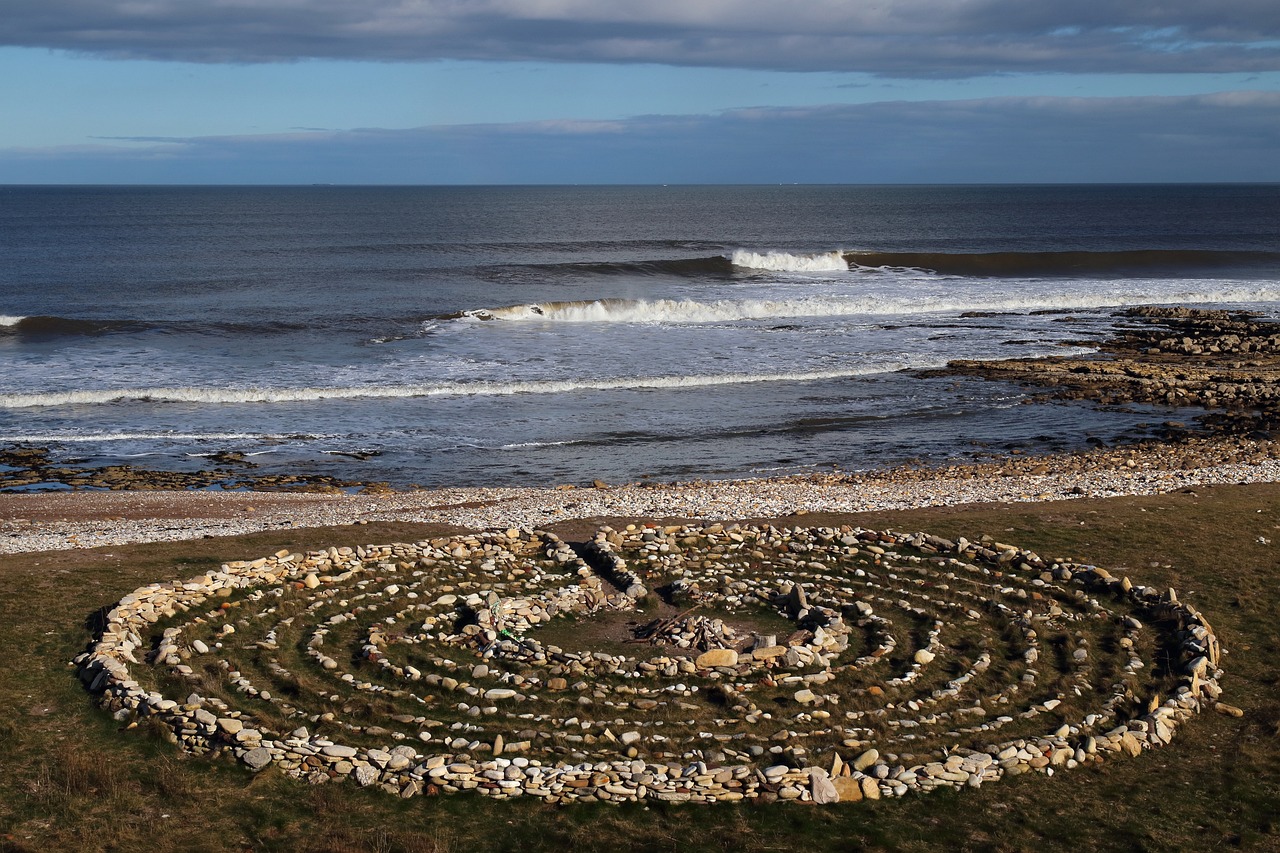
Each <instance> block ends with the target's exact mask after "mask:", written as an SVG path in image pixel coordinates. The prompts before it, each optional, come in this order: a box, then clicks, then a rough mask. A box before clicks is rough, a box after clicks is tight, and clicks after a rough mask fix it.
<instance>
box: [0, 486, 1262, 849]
mask: <svg viewBox="0 0 1280 853" xmlns="http://www.w3.org/2000/svg"><path fill="white" fill-rule="evenodd" d="M1197 491H1198V494H1187V493H1178V494H1173V495H1167V496H1157V497H1149V498H1128V499H1115V500H1105V501H1104V500H1090V501H1083V500H1082V501H1072V502H1060V503H1051V504H1027V505H1012V506H986V507H978V508H943V509H935V510H921V511H916V512H907V513H892V514H890V513H884V514H875V515H860V516H841V517H836V516H824V515H817V514H811V515H807V516H804V517H803V518H794V519H787V520H786V521H788V522H789V523H793V524H803V525H805V526H811V525H813V526H816V525H829V524H833V523H853V524H860V525H862V526H865V527H873V528H894V529H898V530H915V529H921V530H926V531H929V532H933V533H937V534H939V535H943V536H958V535H965V536H967V537H968V538H970V539H976V538H977V537H978V536H980V535H981V534H983V533H989V534H991V535H993V536H995V537H996V538H998V539H999V540H1001V541H1004V542H1009V543H1011V544H1015V545H1018V546H1022V547H1029V548H1032V549H1035V550H1036V551H1037V552H1039V553H1040V554H1042V555H1044V556H1046V557H1049V556H1063V557H1072V558H1075V559H1077V560H1081V561H1085V562H1090V563H1096V564H1098V565H1102V566H1106V567H1108V568H1110V569H1112V570H1113V571H1114V570H1117V569H1118V570H1120V571H1122V572H1123V573H1125V574H1128V575H1129V576H1130V577H1131V578H1133V580H1134V581H1135V582H1139V583H1147V584H1151V585H1154V586H1161V587H1164V586H1170V585H1172V586H1174V587H1175V588H1176V589H1177V590H1178V593H1179V595H1180V596H1181V597H1182V598H1184V599H1185V600H1188V601H1191V602H1193V603H1194V604H1195V605H1196V606H1197V607H1199V608H1200V609H1201V610H1203V611H1204V613H1205V614H1206V616H1207V617H1208V618H1209V620H1210V621H1211V622H1212V623H1213V624H1214V626H1215V628H1216V630H1217V632H1218V634H1219V636H1220V637H1221V638H1222V640H1223V642H1224V645H1225V646H1226V648H1227V649H1228V650H1229V652H1230V654H1229V655H1228V657H1227V658H1226V661H1225V668H1226V673H1227V674H1226V676H1225V678H1224V679H1223V686H1224V689H1225V690H1226V694H1225V696H1224V699H1225V700H1226V701H1228V702H1230V703H1232V704H1234V705H1238V706H1240V707H1241V708H1243V709H1244V711H1245V715H1244V717H1243V718H1241V719H1236V718H1231V717H1226V716H1222V715H1219V714H1214V713H1208V714H1204V715H1202V716H1201V717H1199V718H1198V719H1196V720H1193V721H1192V722H1190V723H1189V724H1187V725H1186V726H1184V727H1182V728H1180V729H1179V732H1178V737H1177V739H1176V740H1175V741H1174V743H1173V745H1172V746H1170V747H1168V748H1165V749H1161V750H1156V751H1153V752H1148V753H1144V754H1143V755H1142V756H1141V757H1139V758H1137V759H1132V760H1125V761H1115V762H1110V763H1107V764H1105V765H1102V766H1101V767H1099V768H1081V769H1077V770H1075V771H1071V772H1067V773H1062V774H1059V775H1057V776H1055V777H1053V778H1046V777H1043V776H1039V775H1036V774H1028V775H1027V776H1022V777H1018V778H1017V779H1013V780H1009V781H1005V782H1001V783H998V784H992V785H988V786H985V787H984V788H982V789H979V790H976V791H964V792H959V793H953V792H940V793H934V794H931V795H928V796H923V797H910V798H907V799H904V800H901V801H881V802H878V803H856V804H847V805H837V806H833V807H813V806H802V805H767V806H766V805H755V806H734V807H720V806H717V807H701V806H683V807H677V806H663V805H661V804H657V803H650V804H645V803H640V804H634V805H626V806H621V807H615V806H607V805H603V804H591V805H580V806H572V807H567V808H566V807H554V806H548V805H545V804H542V803H540V802H533V801H511V802H495V801H491V800H487V799H484V798H481V797H473V796H456V797H416V798H413V799H411V800H399V799H397V798H394V797H391V796H389V795H387V794H385V793H382V792H379V791H369V790H360V789H358V788H357V787H356V786H354V785H351V784H341V785H339V784H335V785H324V786H318V787H312V786H307V785H305V784H303V783H300V782H297V781H294V780H291V779H287V778H285V777H283V776H281V775H280V774H278V773H276V772H274V771H268V772H265V773H263V774H259V775H257V776H254V775H252V774H250V773H249V772H247V771H245V770H244V769H243V768H241V767H237V766H234V765H232V764H231V763H230V762H227V761H210V760H206V759H201V758H191V757H185V756H183V755H181V754H180V753H179V752H178V751H177V750H176V749H175V748H174V747H172V746H171V745H169V744H168V743H167V742H166V741H165V740H164V739H163V738H162V737H161V736H160V735H159V734H158V733H157V732H154V731H149V730H146V729H145V728H143V729H134V730H130V731H124V732H122V731H119V730H118V729H119V728H120V725H121V724H119V723H116V722H115V721H114V720H112V719H111V718H110V716H109V715H107V714H105V713H103V712H101V711H100V710H98V709H97V708H96V707H95V706H94V704H93V702H92V700H91V698H90V697H89V696H88V695H86V693H85V692H84V691H83V690H82V689H81V687H80V685H79V683H78V681H77V680H76V678H75V674H74V670H73V668H72V667H70V666H68V662H69V661H70V660H71V658H72V657H74V656H75V655H76V654H78V653H79V652H80V651H82V650H83V648H84V644H85V643H86V642H87V640H88V638H89V636H90V624H91V620H92V617H93V616H94V614H95V613H96V612H97V611H98V610H99V608H101V607H103V606H105V605H109V604H111V603H112V602H114V601H115V600H116V599H118V598H119V597H120V596H122V595H124V594H125V593H127V592H129V591H131V590H132V589H134V588H135V587H137V586H139V585H141V584H143V583H147V582H151V581H155V580H162V579H167V578H172V577H184V576H187V575H189V574H191V573H193V571H195V570H198V569H199V568H203V567H205V566H207V565H210V564H216V563H219V562H222V561H224V560H230V559H243V558H253V557H257V556H261V555H263V554H269V553H272V552H274V551H276V550H278V549H280V548H286V547H287V548H291V549H294V550H305V549H311V548H317V547H327V546H329V545H347V544H362V543H367V542H390V541H414V540H416V539H419V538H422V537H424V536H426V535H436V534H438V533H439V532H441V531H439V530H438V529H430V528H426V527H421V526H412V525H368V526H364V527H358V528H357V527H352V528H341V529H329V530H312V531H305V530H303V531H288V532H279V533H269V534H258V535H255V536H249V537H242V538H237V539H211V540H199V541H193V542H188V543H162V544H155V545H142V546H134V547H129V548H120V547H116V548H101V549H96V550H93V551H67V552H57V553H46V554H37V555H19V556H9V557H5V558H3V561H2V562H0V581H2V583H0V650H2V651H3V657H2V658H0V661H2V662H0V851H4V853H17V851H46V850H55V851H56V850H67V851H79V850H112V851H134V850H147V851H157V850H178V849H181V850H190V851H227V850H236V851H239V850H262V851H276V850H280V851H283V850H290V851H293V850H303V851H348V850H355V851H366V850H367V851H424V853H425V852H427V851H464V850H465V851H484V850H511V849H521V850H563V849H571V848H576V849H579V850H597V849H601V850H603V849H626V850H642V851H678V850H726V851H728V850H734V851H737V850H760V851H763V850H814V851H820V850H853V849H886V850H935V849H947V850H997V851H1020V850H1027V851H1031V850H1036V851H1041V850H1077V849H1098V850H1117V851H1152V850H1209V849H1247V850H1273V849H1280V810H1277V804H1280V667H1278V666H1277V661H1280V591H1278V590H1280V583H1278V581H1280V545H1263V544H1260V543H1259V542H1258V537H1260V536H1263V537H1266V538H1267V539H1271V540H1274V541H1280V530H1277V525H1280V486H1247V487H1221V488H1214V489H1199V490H1197ZM592 526H593V523H584V522H575V523H573V524H566V525H563V526H562V527H561V528H560V529H559V530H558V532H560V533H561V535H562V536H565V538H567V539H571V540H575V541H581V538H582V537H583V536H584V535H585V533H584V532H585V531H586V530H589V529H591V528H592ZM615 526H616V525H615ZM1153 563H1154V565H1152V564H1153Z"/></svg>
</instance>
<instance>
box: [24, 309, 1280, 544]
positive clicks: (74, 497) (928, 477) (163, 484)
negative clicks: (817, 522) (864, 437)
mask: <svg viewBox="0 0 1280 853" xmlns="http://www.w3.org/2000/svg"><path fill="white" fill-rule="evenodd" d="M1116 316H1118V317H1121V318H1125V322H1123V323H1121V324H1120V326H1119V327H1118V329H1117V334H1116V336H1115V337H1114V338H1113V339H1112V340H1111V341H1109V342H1107V343H1106V344H1104V345H1103V346H1102V348H1101V349H1100V351H1099V353H1098V354H1097V355H1093V356H1089V357H1049V358H1043V359H1036V360H1034V361H1026V360H1010V361H993V362H954V363H953V364H952V365H951V367H949V368H948V369H947V371H944V374H945V373H950V374H954V375H976V376H982V377H985V378H991V379H998V380H1004V381H1008V380H1013V381H1016V382H1020V383H1022V384H1024V385H1027V386H1032V387H1038V388H1039V389H1040V393H1041V394H1042V395H1043V396H1045V397H1047V398H1050V399H1088V400H1092V401H1095V402H1096V403H1098V404H1101V405H1116V404H1125V403H1133V402H1150V403H1156V402H1163V403H1173V402H1177V403H1179V404H1181V405H1189V406H1194V407H1197V408H1201V409H1203V410H1204V412H1205V414H1203V415H1201V416H1199V417H1198V418H1197V420H1198V421H1199V422H1200V424H1201V426H1202V427H1204V428H1205V429H1207V434H1205V433H1191V432H1188V431H1186V430H1185V425H1184V424H1180V423H1175V422H1167V423H1166V424H1164V429H1165V433H1164V436H1165V438H1164V440H1163V441H1162V440H1156V439H1150V440H1142V441H1138V442H1135V443H1132V444H1124V445H1118V446H1114V447H1094V448H1092V449H1089V450H1082V451H1076V452H1072V453H1062V454H1053V455H1043V456H1029V455H1023V454H1020V453H1019V452H1018V451H1017V450H1013V451H1010V452H1008V453H1007V454H1002V455H998V456H996V457H994V460H993V461H980V462H963V463H953V464H948V463H938V464H933V465H930V466H921V467H911V466H898V467H893V468H881V469H872V470H869V471H865V472H841V471H835V472H827V473H813V474H807V475H792V476H787V477H780V478H762V479H736V480H715V481H692V482H677V483H647V482H639V483H636V482H633V483H630V484H627V485H620V486H610V485H608V484H606V483H603V482H600V481H596V482H595V483H594V484H592V485H591V486H589V487H586V488H581V487H576V486H573V485H561V486H556V487H549V486H539V487H509V486H504V487H446V488H431V489H420V490H413V491H394V490H391V489H389V488H386V487H385V486H383V485H382V484H377V483H373V484H367V483H366V484H357V485H361V486H363V488H362V490H361V491H360V492H357V493H350V492H349V491H344V490H343V488H342V487H347V486H351V485H352V484H349V483H338V482H336V481H328V480H327V478H320V480H321V481H323V482H321V481H317V482H306V478H303V477H293V476H286V477H284V478H283V481H288V482H287V485H289V486H290V487H291V488H290V489H289V490H286V491H277V490H274V488H278V487H279V486H281V485H286V483H284V482H283V481H282V480H281V478H278V477H273V478H267V479H266V480H265V481H263V482H255V481H254V480H253V479H252V478H246V479H245V480H244V481H243V482H242V485H246V486H249V487H250V488H258V489H261V490H260V491H220V492H219V491H208V490H205V489H203V488H200V487H199V486H201V485H204V486H207V485H208V484H209V483H210V482H217V481H218V479H219V478H221V477H223V476H225V473H226V469H214V470H213V471H207V472H201V473H199V474H196V475H191V474H186V475H174V474H171V473H165V472H141V471H133V470H132V469H102V470H99V471H96V472H92V471H91V472H89V474H94V475H95V476H97V477H98V478H99V479H100V480H101V482H100V483H99V482H97V481H94V480H89V481H87V482H86V483H85V484H84V485H85V486H88V487H89V488H92V489H94V490H92V491H71V492H13V491H3V492H0V553H4V554H14V553H29V552H33V551H53V550H64V549H76V548H94V547H99V546H110V545H126V544H133V543H139V542H159V541H182V540H191V539H200V538H205V537H220V536H238V535H243V534H248V533H257V532H261V531H266V530H281V529H304V528H314V527H330V526H340V525H350V524H364V523H370V522H383V521H394V522H415V523H430V524H443V525H451V526H456V527H463V528H469V529H483V528H492V527H500V528H511V527H520V528H527V529H535V528H538V527H542V526H545V525H548V524H556V523H559V522H564V521H572V520H576V519H602V518H612V519H621V518H630V519H637V518H670V519H677V518H678V519H711V520H743V519H751V518H755V519H763V518H779V519H780V518H787V517H791V516H802V515H804V514H808V513H837V514H848V513H858V512H876V511H892V510H904V509H916V508H923V507H938V506H958V505H965V504H998V503H1025V502H1032V501H1036V502H1039V501H1055V500H1070V499H1072V498H1078V497H1117V496H1122V495H1152V494H1160V493H1165V492H1171V491H1176V490H1178V489H1186V488H1191V487H1196V486H1210V485H1231V484H1241V483H1276V482H1280V440H1278V439H1276V438H1274V437H1273V431H1274V430H1275V429H1276V428H1277V427H1280V390H1277V387H1278V382H1280V323H1274V322H1266V321H1259V320H1257V318H1255V317H1252V316H1250V315H1248V314H1242V313H1232V312H1223V311H1209V310H1196V309H1187V308H1137V309H1130V310H1128V311H1125V312H1121V313H1120V314H1118V315H1116ZM20 454H26V461H25V463H24V462H22V461H21V460H19V459H17V458H15V459H13V460H10V463H9V464H11V465H12V464H13V462H19V464H25V465H26V467H27V468H28V471H29V473H30V474H31V475H34V476H36V477H37V482H58V480H57V479H56V478H54V479H50V477H49V475H50V474H53V473H60V474H62V473H66V472H56V471H44V470H43V463H44V461H45V455H46V451H44V450H40V449H28V450H26V451H14V452H11V453H10V456H15V457H16V456H18V455H20ZM218 461H219V462H221V463H225V464H227V465H234V464H237V463H242V462H243V460H240V459H236V458H232V457H230V456H228V457H226V458H220V459H219V460H218ZM71 473H75V472H71ZM22 476H27V475H22ZM77 476H80V475H79V474H77ZM85 476H88V475H87V474H86V475H85ZM210 478H213V479H210ZM63 481H65V477H64V478H63ZM193 485H194V486H196V488H193ZM157 487H158V488H157ZM98 488H103V489H104V490H101V491H99V490H97V489H98Z"/></svg>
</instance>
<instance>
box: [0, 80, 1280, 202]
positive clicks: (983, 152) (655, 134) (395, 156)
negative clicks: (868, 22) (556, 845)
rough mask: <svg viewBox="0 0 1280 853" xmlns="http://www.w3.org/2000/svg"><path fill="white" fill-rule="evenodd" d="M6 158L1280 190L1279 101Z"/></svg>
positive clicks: (509, 177)
mask: <svg viewBox="0 0 1280 853" xmlns="http://www.w3.org/2000/svg"><path fill="white" fill-rule="evenodd" d="M125 142H126V143H127V144H122V145H119V146H106V145H100V146H77V147H75V148H52V149H38V150H31V149H27V150H13V149H10V150H8V151H3V150H0V183H45V182H48V183H75V182H89V183H312V182H335V183H370V184H475V183H480V184H507V183H792V182H798V183H935V182H936V183H948V182H969V183H1002V182H1009V183H1017V182H1024V183H1037V182H1129V181H1133V182H1145V181H1160V182H1178V181H1248V182H1261V181H1280V160H1278V159H1277V158H1276V157H1275V152H1276V151H1277V150H1280V93H1274V92H1222V93H1216V94H1210V95H1195V96H1177V97H1142V98H1049V97H1032V98H992V99H982V100H971V101H934V102H882V103H873V104H858V105H834V106H826V107H794V108H756V109H751V110H739V111H732V112H726V113H723V114H719V115H688V116H642V117H638V118H633V119H629V120H625V121H611V122H530V123H513V124H492V125H454V126H443V127H425V128H413V129H381V128H363V129H355V130H347V131H325V132H295V133H286V134H273V135H262V136H211V137H193V138H183V139H174V138H160V139H156V138H147V137H143V138H137V139H130V140H125Z"/></svg>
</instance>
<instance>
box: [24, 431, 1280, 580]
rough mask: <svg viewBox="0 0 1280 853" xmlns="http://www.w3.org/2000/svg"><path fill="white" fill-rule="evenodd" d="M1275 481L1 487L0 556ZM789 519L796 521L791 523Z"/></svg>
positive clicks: (1067, 461) (1133, 457) (1036, 477)
mask: <svg viewBox="0 0 1280 853" xmlns="http://www.w3.org/2000/svg"><path fill="white" fill-rule="evenodd" d="M1277 482H1280V442H1275V441H1272V440H1261V439H1249V438H1237V437H1215V438H1201V439H1191V440H1186V441H1184V442H1181V443H1177V444H1155V443H1151V444H1140V445H1134V446H1126V447H1121V448H1111V449H1095V450H1092V451H1085V452H1080V453H1074V454H1066V455H1059V456H1019V455H1010V456H1007V457H1002V458H1000V459H999V460H997V461H992V462H982V463H971V464H964V465H950V466H940V467H932V468H911V467H907V468H894V469H888V470H880V471H870V472H864V473H835V474H814V475H807V476H799V477H786V478H776V479H747V480H727V481H693V482H684V483H675V484H654V485H650V484H630V485H625V486H616V487H608V486H604V484H600V487H588V488H576V487H568V486H560V487H555V488H546V487H537V488H532V487H529V488H519V487H502V488H484V487H466V488H462V487H459V488H443V489H430V490H421V491H412V492H381V493H373V494H343V495H332V494H316V493H296V492H203V491H104V492H45V493H12V492H9V493H0V553H4V554H18V553H31V552H44V551H59V550H68V549H85V548H97V547H103V546H112V545H129V544H137V543H144V542H176V541H185V540H192V539H203V538H211V537H228V536H240V535H245V534H250V533H258V532H262V531H279V530H299V529H307V528H317V527H334V526H343V525H359V524H367V523H372V522H410V523H429V524H442V525H451V526H456V527H460V528H468V529H484V528H493V527H501V528H510V527H521V528H528V529H535V528H538V527H542V526H546V525H550V524H558V523H561V522H566V521H573V520H580V519H598V518H685V519H708V520H742V519H750V518H778V519H781V518H791V517H795V518H797V519H801V518H803V517H804V516H805V515H808V514H819V513H838V514H848V513H859V512H877V511H894V510H907V509H919V508H925V507H940V506H961V505H974V504H1011V503H1029V502H1048V501H1068V500H1073V499H1076V498H1103V497H1119V496H1126V495H1154V494H1162V493H1168V492H1174V491H1178V490H1182V489H1188V488H1194V487H1199V486H1213V485H1238V484H1246V483H1277ZM797 523H802V522H800V521H797Z"/></svg>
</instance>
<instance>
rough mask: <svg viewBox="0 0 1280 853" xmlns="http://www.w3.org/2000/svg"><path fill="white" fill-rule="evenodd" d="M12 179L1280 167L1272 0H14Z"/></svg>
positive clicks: (416, 178) (941, 178) (449, 178)
mask: <svg viewBox="0 0 1280 853" xmlns="http://www.w3.org/2000/svg"><path fill="white" fill-rule="evenodd" d="M0 116H3V122H0V183H312V182H333V183H615V182H622V183H627V182H639V183H688V182H694V183H698V182H733V183H754V182H768V183H773V182H792V181H795V182H840V183H844V182H855V183H857V182H949V181H958V182H988V181H1129V180H1132V181H1182V180H1188V181H1215V180H1227V181H1277V180H1280V4H1277V3H1274V2H1262V1H1261V0H1216V2H1214V3H1212V4H1209V3H1204V2H1203V0H1195V2H1189V0H1167V2H1164V3H1162V4H1159V5H1156V4H1146V3H1134V2H1133V0H1091V2H1087V3H1085V2H1076V3H1071V4H1068V3H1063V2H1037V0H966V2H957V0H891V2H875V3H872V2H848V1H847V0H845V2H824V1H823V0H813V1H812V2H805V3H792V4H787V3H780V2H777V0H771V2H759V0H701V2H689V0H683V2H679V3H677V2H672V0H651V2H648V3H645V4H631V5H630V6H628V5H625V4H618V3H616V2H601V0H253V2H249V0H10V2H8V3H7V4H6V20H5V26H4V28H3V29H2V30H0Z"/></svg>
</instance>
